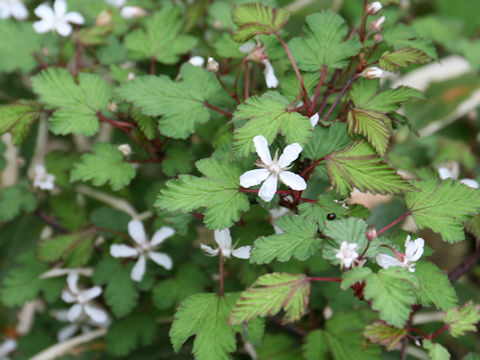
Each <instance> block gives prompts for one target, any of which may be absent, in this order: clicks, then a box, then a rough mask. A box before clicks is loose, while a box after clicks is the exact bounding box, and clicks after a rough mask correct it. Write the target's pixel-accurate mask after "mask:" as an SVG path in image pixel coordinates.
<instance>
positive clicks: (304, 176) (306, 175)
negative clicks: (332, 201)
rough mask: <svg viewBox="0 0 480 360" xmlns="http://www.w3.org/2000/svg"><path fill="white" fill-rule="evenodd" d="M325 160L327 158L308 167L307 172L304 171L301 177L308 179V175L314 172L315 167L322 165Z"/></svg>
mask: <svg viewBox="0 0 480 360" xmlns="http://www.w3.org/2000/svg"><path fill="white" fill-rule="evenodd" d="M323 160H325V156H324V157H322V158H320V159H318V160H316V161H314V162H313V163H312V164H311V165H310V166H309V167H307V168H306V169H305V170H303V171H302V173H301V174H300V176H301V177H303V178H306V179H308V175H309V173H310V171H312V170H313V169H315V167H316V166H317V165H318V164H320V163H321V162H322V161H323Z"/></svg>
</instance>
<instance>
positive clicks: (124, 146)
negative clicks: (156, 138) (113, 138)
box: [118, 144, 132, 156]
mask: <svg viewBox="0 0 480 360" xmlns="http://www.w3.org/2000/svg"><path fill="white" fill-rule="evenodd" d="M118 151H120V152H121V153H122V154H123V155H124V156H129V155H130V154H131V153H132V148H131V147H130V145H128V144H122V145H119V146H118Z"/></svg>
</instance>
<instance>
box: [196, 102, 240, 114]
mask: <svg viewBox="0 0 480 360" xmlns="http://www.w3.org/2000/svg"><path fill="white" fill-rule="evenodd" d="M203 105H205V106H206V107H208V108H209V109H212V110H213V111H216V112H218V113H220V114H222V115H225V116H227V117H230V118H231V117H233V115H232V113H231V112H228V111H225V110H222V109H220V108H218V107H216V106H214V105H212V104H210V103H209V102H208V101H204V102H203Z"/></svg>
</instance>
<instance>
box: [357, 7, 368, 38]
mask: <svg viewBox="0 0 480 360" xmlns="http://www.w3.org/2000/svg"><path fill="white" fill-rule="evenodd" d="M367 6H368V0H363V13H362V23H361V25H360V34H359V35H360V41H361V42H362V43H363V42H364V41H365V35H366V32H367V31H366V28H367V17H368V11H367Z"/></svg>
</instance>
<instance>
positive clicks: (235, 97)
mask: <svg viewBox="0 0 480 360" xmlns="http://www.w3.org/2000/svg"><path fill="white" fill-rule="evenodd" d="M215 76H216V77H217V79H218V82H219V83H220V85H221V86H222V88H223V90H225V91H226V92H227V93H228V95H230V96H231V97H232V99H233V100H235V102H236V103H237V104H240V101H239V100H238V96H237V95H236V94H234V93H233V92H231V91H230V90H229V89H228V88H227V86H226V85H225V83H224V82H223V80H222V78H221V77H220V74H219V73H218V72H216V73H215Z"/></svg>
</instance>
